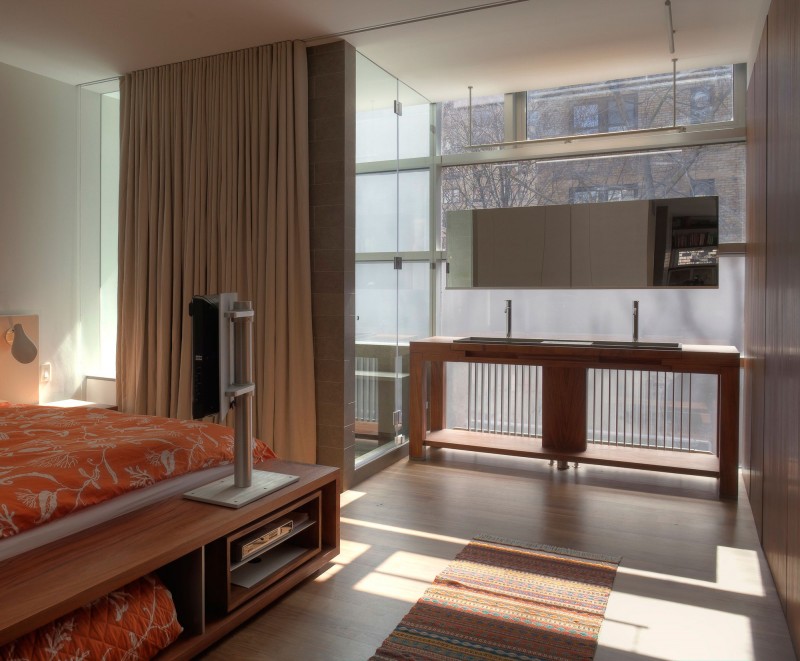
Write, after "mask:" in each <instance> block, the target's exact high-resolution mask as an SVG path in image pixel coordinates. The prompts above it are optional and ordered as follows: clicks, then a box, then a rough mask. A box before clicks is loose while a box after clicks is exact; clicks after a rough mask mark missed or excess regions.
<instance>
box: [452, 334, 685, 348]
mask: <svg viewBox="0 0 800 661" xmlns="http://www.w3.org/2000/svg"><path fill="white" fill-rule="evenodd" d="M456 342H458V343H460V344H515V345H528V346H529V345H546V346H559V347H597V348H602V349H656V350H659V349H660V350H663V351H678V350H680V348H681V345H680V344H679V343H678V342H626V341H624V340H550V339H547V340H545V339H538V338H528V337H462V338H460V339H458V340H456Z"/></svg>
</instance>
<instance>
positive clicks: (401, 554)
mask: <svg viewBox="0 0 800 661" xmlns="http://www.w3.org/2000/svg"><path fill="white" fill-rule="evenodd" d="M450 562H451V561H450V560H446V559H444V558H432V557H431V556H429V555H422V554H419V553H409V552H408V551H395V552H394V553H392V555H390V556H389V557H388V558H386V560H384V561H383V562H382V563H381V564H379V565H378V566H377V567H375V571H376V572H379V573H381V574H386V575H389V576H400V577H403V578H410V579H413V580H417V581H425V582H426V583H430V582H431V581H433V579H434V578H436V574H438V573H439V572H440V571H441V570H443V569H444V568H445V567H446V566H447V565H448V564H449V563H450ZM437 565H441V566H438V567H437Z"/></svg>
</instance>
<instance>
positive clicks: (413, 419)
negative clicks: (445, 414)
mask: <svg viewBox="0 0 800 661" xmlns="http://www.w3.org/2000/svg"><path fill="white" fill-rule="evenodd" d="M425 362H426V361H425V360H423V359H422V357H421V356H420V355H419V354H418V353H416V352H414V351H412V352H411V357H410V360H409V370H410V379H411V381H410V383H409V395H408V399H409V402H408V407H409V412H408V417H409V420H408V436H409V439H408V441H409V448H408V454H409V457H411V459H424V458H425V448H424V447H423V442H424V441H425V434H426V429H427V422H426V420H425V401H426V400H427V395H428V393H427V391H428V383H427V382H428V379H427V378H426V374H425V372H426V370H425Z"/></svg>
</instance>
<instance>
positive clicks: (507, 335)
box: [505, 298, 511, 337]
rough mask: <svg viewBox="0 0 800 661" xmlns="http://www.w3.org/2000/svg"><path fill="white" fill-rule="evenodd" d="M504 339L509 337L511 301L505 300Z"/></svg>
mask: <svg viewBox="0 0 800 661" xmlns="http://www.w3.org/2000/svg"><path fill="white" fill-rule="evenodd" d="M505 315H506V337H511V299H510V298H507V299H506V312H505Z"/></svg>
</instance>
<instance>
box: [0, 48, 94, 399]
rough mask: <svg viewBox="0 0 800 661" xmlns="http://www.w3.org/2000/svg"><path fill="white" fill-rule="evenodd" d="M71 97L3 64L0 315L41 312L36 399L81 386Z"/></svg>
mask: <svg viewBox="0 0 800 661" xmlns="http://www.w3.org/2000/svg"><path fill="white" fill-rule="evenodd" d="M76 95H77V91H76V88H75V87H74V86H71V85H67V84H65V83H60V82H56V81H54V80H51V79H49V78H45V77H43V76H38V75H35V74H32V73H28V72H26V71H22V70H21V69H16V68H14V67H10V66H8V65H5V64H1V63H0V314H8V313H16V314H20V313H28V314H38V315H39V324H40V327H39V339H40V347H39V360H40V362H50V363H52V367H53V369H52V375H53V376H52V381H51V383H50V384H49V385H46V386H44V385H42V386H40V393H39V398H40V401H41V402H47V401H52V400H55V399H62V398H65V397H71V396H73V395H74V394H76V392H77V390H78V387H79V377H78V375H77V374H76V370H75V362H76V361H75V356H76V346H77V340H76V337H77V331H78V312H77V310H78V307H77V302H76V297H77V268H78V265H77V241H78V228H77V212H76V207H77V176H78V173H77V167H76V164H77V97H76ZM0 378H2V375H0Z"/></svg>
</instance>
